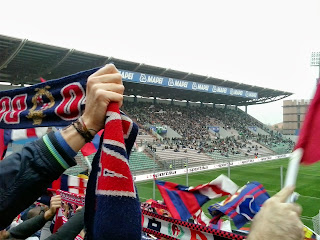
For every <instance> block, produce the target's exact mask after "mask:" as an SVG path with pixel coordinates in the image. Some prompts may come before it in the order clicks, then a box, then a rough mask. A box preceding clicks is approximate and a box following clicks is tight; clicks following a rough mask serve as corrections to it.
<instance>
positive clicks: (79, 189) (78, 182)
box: [51, 174, 88, 195]
mask: <svg viewBox="0 0 320 240" xmlns="http://www.w3.org/2000/svg"><path fill="white" fill-rule="evenodd" d="M87 182H88V180H87V179H84V178H80V177H76V176H70V175H65V174H62V175H61V176H60V177H59V178H58V179H57V180H55V181H53V182H52V184H51V188H52V189H60V190H63V191H66V192H71V193H75V194H83V195H84V194H85V193H86V188H87Z"/></svg>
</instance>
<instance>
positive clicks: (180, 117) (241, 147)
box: [123, 102, 293, 157]
mask: <svg viewBox="0 0 320 240" xmlns="http://www.w3.org/2000/svg"><path fill="white" fill-rule="evenodd" d="M123 110H124V111H125V112H126V113H127V114H128V115H129V116H130V117H132V118H133V119H135V120H136V121H137V122H138V123H139V125H140V127H142V128H144V129H145V130H148V129H149V128H150V126H169V127H170V128H171V129H173V130H174V131H175V132H176V133H177V134H179V136H180V137H166V136H165V135H163V136H162V137H163V138H161V140H160V139H158V140H155V141H154V142H153V144H156V145H157V146H160V145H161V146H163V150H165V149H173V150H174V151H187V149H188V148H189V149H195V150H197V151H198V153H201V152H204V153H212V152H218V153H220V154H221V155H223V156H226V157H228V156H230V155H235V154H240V153H244V154H246V155H248V153H249V152H252V153H254V155H256V156H257V155H258V154H259V153H258V152H259V149H260V148H261V146H257V145H256V143H259V144H262V145H264V146H266V147H268V148H271V147H272V146H273V145H274V144H279V143H286V144H288V146H289V148H290V147H291V149H292V147H293V142H292V141H291V140H290V139H285V138H283V137H282V135H281V134H279V133H277V132H275V131H272V130H269V129H268V128H267V127H265V126H264V125H263V124H262V123H261V122H259V121H257V120H255V119H254V118H253V117H251V116H250V115H248V114H246V113H244V112H243V111H240V110H238V111H237V110H232V109H224V108H213V107H212V106H211V107H208V106H201V107H195V106H189V107H187V106H181V105H172V104H163V103H157V104H153V103H150V102H136V103H134V102H125V104H124V108H123ZM210 126H218V127H220V128H223V129H225V130H226V131H228V132H230V133H231V134H230V135H229V136H226V137H224V138H222V137H221V136H220V134H219V133H215V132H213V131H209V127H210ZM253 126H254V127H258V128H261V129H263V130H264V131H265V133H266V134H265V135H263V134H259V133H254V131H252V130H250V129H249V127H253ZM149 146H150V148H152V149H155V146H154V145H152V144H149ZM291 149H288V151H290V150H291Z"/></svg>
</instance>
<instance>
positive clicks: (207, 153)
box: [0, 35, 293, 174]
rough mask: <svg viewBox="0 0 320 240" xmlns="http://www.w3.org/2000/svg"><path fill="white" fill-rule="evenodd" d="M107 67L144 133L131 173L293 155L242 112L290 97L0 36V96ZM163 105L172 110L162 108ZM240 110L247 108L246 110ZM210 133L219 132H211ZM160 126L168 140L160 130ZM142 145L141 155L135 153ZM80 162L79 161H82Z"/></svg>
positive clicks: (279, 137) (287, 143) (275, 136)
mask: <svg viewBox="0 0 320 240" xmlns="http://www.w3.org/2000/svg"><path fill="white" fill-rule="evenodd" d="M109 62H113V63H114V64H115V66H116V67H117V68H118V69H120V71H121V74H122V76H123V81H124V85H125V95H126V96H127V99H129V98H130V100H129V101H126V103H125V104H124V107H123V110H124V111H125V112H127V113H128V115H130V116H131V117H132V119H133V120H134V121H136V122H137V123H138V124H139V126H140V129H141V132H140V134H139V136H138V139H137V141H136V145H137V146H136V149H135V151H134V152H133V155H132V160H131V163H130V165H131V168H132V170H133V171H134V173H138V172H144V171H151V169H152V170H154V168H156V169H158V170H161V169H163V170H165V169H168V167H170V164H171V165H174V166H173V167H179V166H180V167H183V166H184V163H183V162H184V161H186V160H185V159H187V161H188V164H189V166H192V165H201V164H204V163H205V162H207V163H211V162H212V161H225V160H226V159H227V160H228V161H230V160H231V161H232V160H233V159H239V158H242V157H243V158H246V157H252V156H254V155H256V153H258V155H259V156H263V155H267V154H275V153H283V152H289V151H291V149H292V146H293V142H292V141H291V140H289V139H286V138H283V137H282V135H280V134H278V133H276V132H274V131H271V130H270V129H268V127H266V126H264V125H263V124H262V123H261V122H259V121H257V120H256V119H254V118H253V117H251V116H249V115H248V114H247V113H246V109H247V107H248V106H250V105H254V104H262V103H268V102H273V101H278V100H280V99H283V98H285V97H288V96H290V95H291V94H292V93H290V92H284V91H279V90H274V89H268V88H262V87H258V86H252V85H247V84H242V83H236V82H232V81H228V80H223V79H218V78H214V77H210V76H202V75H198V74H193V73H189V72H182V71H177V70H172V69H167V68H161V67H155V66H151V65H147V64H141V63H136V62H130V61H126V60H121V59H117V58H114V57H110V56H109V57H108V56H101V55H96V54H90V53H85V52H81V51H78V50H75V49H66V48H61V47H56V46H50V45H46V44H42V43H37V42H33V41H29V40H27V39H18V38H13V37H9V36H3V35H0V82H2V83H3V84H1V85H0V90H2V91H3V90H8V89H13V88H19V87H24V86H28V85H32V84H36V83H39V82H40V77H42V78H44V79H46V80H47V81H50V80H51V79H56V78H60V77H62V76H66V75H70V74H73V73H76V72H79V71H82V70H87V69H90V68H95V67H100V66H103V65H105V64H106V63H109ZM21 66H23V67H21ZM134 79H135V81H133V80H134ZM176 84H178V85H177V86H178V87H175V85H176ZM184 85H187V86H188V87H186V88H185V87H183V86H184ZM181 86H182V87H181ZM239 93H240V95H239ZM237 94H238V95H237ZM250 96H251V97H250ZM252 96H255V97H252ZM138 97H141V98H144V99H145V102H143V101H140V100H138ZM166 99H170V100H169V101H167V100H166ZM166 101H167V102H169V104H164V103H163V102H166ZM175 101H178V102H179V103H178V102H175ZM182 105H184V106H182ZM220 105H221V106H223V108H219V106H220ZM229 106H232V109H231V108H229ZM238 106H245V111H242V110H240V109H239V108H238ZM210 126H213V127H215V128H219V129H220V131H219V132H215V131H212V130H210V129H209V127H210ZM162 127H164V128H165V130H166V131H165V132H166V133H164V132H161V131H160V132H159V131H158V129H160V128H162ZM152 129H153V130H152ZM142 146H144V148H142V150H143V151H142V152H141V151H140V150H141V149H140V150H139V149H138V148H139V147H142ZM256 146H257V148H256ZM138 150H139V151H138ZM185 151H186V152H185ZM90 159H91V158H90V157H89V160H90ZM78 161H79V162H80V163H81V162H83V159H82V157H81V155H80V156H79V159H78ZM137 162H138V163H137ZM83 168H85V166H82V165H80V168H79V169H71V170H69V172H68V173H69V174H76V173H77V172H79V171H80V170H83Z"/></svg>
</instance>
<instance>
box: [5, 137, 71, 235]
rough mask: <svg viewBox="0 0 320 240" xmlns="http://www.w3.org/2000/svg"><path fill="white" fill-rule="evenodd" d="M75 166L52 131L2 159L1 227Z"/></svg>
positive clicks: (6, 224)
mask: <svg viewBox="0 0 320 240" xmlns="http://www.w3.org/2000/svg"><path fill="white" fill-rule="evenodd" d="M74 165H76V161H75V160H74V158H72V157H70V156H69V155H68V153H67V152H66V151H65V150H64V148H63V147H62V146H60V144H59V142H58V141H57V138H56V136H55V134H54V133H53V132H51V133H49V134H47V135H45V136H44V137H43V138H41V139H39V140H37V141H34V142H31V143H29V144H27V145H26V146H25V147H24V148H23V149H22V150H21V151H20V152H17V153H13V154H11V155H9V156H8V157H6V158H5V159H4V160H2V161H0V230H2V229H5V228H6V227H7V226H9V225H10V223H11V222H12V220H13V219H14V218H15V217H16V216H17V215H18V214H19V213H20V212H22V211H23V210H24V209H26V208H27V207H28V206H29V205H31V204H32V203H33V202H34V201H36V200H37V198H38V197H39V196H41V195H42V194H43V193H44V192H45V191H46V189H47V188H48V187H49V185H50V184H51V183H52V181H54V180H56V179H57V178H58V177H59V176H60V175H61V174H62V173H63V172H64V171H65V170H66V169H67V168H69V167H71V166H74Z"/></svg>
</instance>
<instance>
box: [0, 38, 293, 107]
mask: <svg viewBox="0 0 320 240" xmlns="http://www.w3.org/2000/svg"><path fill="white" fill-rule="evenodd" d="M109 62H113V63H114V64H115V65H116V67H117V68H119V69H122V70H128V71H133V72H140V73H145V74H152V75H156V76H163V77H168V78H174V79H181V80H186V81H193V82H199V83H204V84H211V85H216V86H222V87H228V88H234V89H241V90H245V91H250V92H257V93H258V99H248V98H243V97H236V96H226V95H219V94H213V93H204V92H195V91H188V90H181V89H173V88H164V87H159V86H152V85H145V84H136V83H131V82H124V85H125V88H126V90H125V94H126V95H140V96H144V97H159V98H162V99H176V100H189V101H192V102H198V101H200V102H207V103H221V104H230V105H238V106H242V105H253V104H261V103H267V102H273V101H277V100H280V99H283V98H285V97H288V96H290V95H292V93H290V92H285V91H279V90H274V89H269V88H263V87H258V86H253V85H248V84H243V83H238V82H233V81H227V80H222V79H218V78H214V77H209V76H203V75H197V74H193V73H188V72H182V71H176V70H173V69H166V68H161V67H155V66H150V65H146V64H143V63H136V62H131V61H126V60H121V59H117V58H113V57H108V56H101V55H96V54H91V53H85V52H81V51H78V50H75V49H67V48H61V47H56V46H51V45H46V44H41V43H37V42H33V41H29V40H27V39H18V38H13V37H8V36H3V35H0V82H7V83H10V86H8V87H6V88H7V89H8V88H14V87H17V86H20V84H21V85H22V86H24V85H25V84H31V85H32V84H36V83H39V82H40V81H39V78H40V77H43V78H44V79H48V80H50V79H56V78H60V77H62V76H66V75H70V74H73V73H76V72H79V71H83V70H87V69H91V68H94V67H99V66H103V65H105V64H107V63H109ZM2 89H4V88H2Z"/></svg>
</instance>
